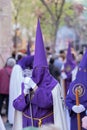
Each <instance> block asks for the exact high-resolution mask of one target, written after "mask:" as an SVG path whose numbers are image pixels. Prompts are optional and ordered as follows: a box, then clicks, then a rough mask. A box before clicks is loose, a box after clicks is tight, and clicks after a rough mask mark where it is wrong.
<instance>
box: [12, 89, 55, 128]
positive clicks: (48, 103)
mask: <svg viewBox="0 0 87 130" xmlns="http://www.w3.org/2000/svg"><path fill="white" fill-rule="evenodd" d="M43 97H44V98H43ZM31 104H32V113H33V115H32V116H33V118H38V119H40V118H43V117H45V116H47V117H45V118H44V119H42V124H46V123H53V122H54V119H53V113H52V112H53V100H52V94H51V92H50V91H49V89H48V88H46V87H45V88H43V87H41V88H38V89H37V90H36V92H35V93H34V97H33V98H32V99H31ZM29 105H30V100H29V96H28V95H27V96H26V97H25V96H24V94H23V93H22V94H21V95H20V96H19V97H18V98H17V99H15V100H14V102H13V106H14V108H15V109H17V110H19V111H22V112H23V128H24V127H28V126H32V124H31V119H29V118H27V117H26V116H29V117H31V114H30V109H29ZM49 114H50V115H49ZM38 123H39V120H33V124H34V126H35V127H38Z"/></svg>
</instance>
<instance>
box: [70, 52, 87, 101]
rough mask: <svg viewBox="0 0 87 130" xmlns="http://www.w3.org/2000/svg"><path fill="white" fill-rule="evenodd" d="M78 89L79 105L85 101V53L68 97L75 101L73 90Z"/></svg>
mask: <svg viewBox="0 0 87 130" xmlns="http://www.w3.org/2000/svg"><path fill="white" fill-rule="evenodd" d="M77 88H78V89H79V98H80V103H83V102H85V100H86V101H87V51H86V52H85V54H84V55H83V58H82V60H81V62H80V64H79V66H78V71H77V75H76V79H75V80H74V81H73V82H72V83H71V84H70V87H69V95H70V97H71V98H72V99H73V100H75V90H76V89H77Z"/></svg>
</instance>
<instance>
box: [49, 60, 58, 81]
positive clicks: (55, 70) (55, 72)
mask: <svg viewBox="0 0 87 130" xmlns="http://www.w3.org/2000/svg"><path fill="white" fill-rule="evenodd" d="M54 60H55V59H54V58H50V61H49V71H50V74H51V75H52V76H53V77H54V78H55V79H56V80H58V81H59V82H60V70H59V68H58V67H55V65H54Z"/></svg>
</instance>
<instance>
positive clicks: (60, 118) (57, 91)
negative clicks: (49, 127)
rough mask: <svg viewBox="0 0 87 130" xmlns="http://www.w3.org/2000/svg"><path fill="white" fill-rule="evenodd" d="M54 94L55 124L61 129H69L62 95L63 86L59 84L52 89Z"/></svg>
mask: <svg viewBox="0 0 87 130" xmlns="http://www.w3.org/2000/svg"><path fill="white" fill-rule="evenodd" d="M52 96H53V112H54V124H55V125H56V126H57V127H58V128H59V129H60V130H68V128H67V122H66V117H65V111H64V104H63V99H62V95H61V87H60V85H59V84H57V85H56V86H55V88H54V89H53V90H52Z"/></svg>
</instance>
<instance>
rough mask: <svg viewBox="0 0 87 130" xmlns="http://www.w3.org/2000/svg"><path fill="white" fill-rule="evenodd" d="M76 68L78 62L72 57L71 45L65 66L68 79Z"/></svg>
mask: <svg viewBox="0 0 87 130" xmlns="http://www.w3.org/2000/svg"><path fill="white" fill-rule="evenodd" d="M75 66H76V61H75V59H74V58H73V56H72V53H71V44H70V43H69V46H68V49H67V56H66V63H65V65H64V71H65V73H66V75H67V78H68V77H70V76H71V72H72V70H73V69H74V68H75Z"/></svg>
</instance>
